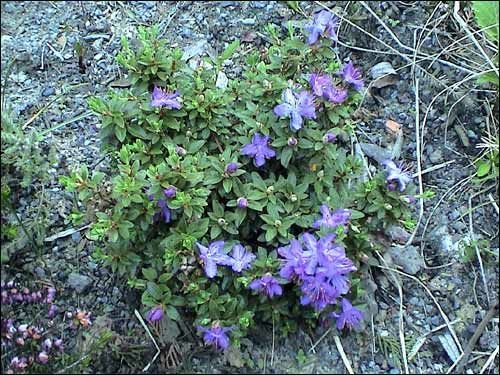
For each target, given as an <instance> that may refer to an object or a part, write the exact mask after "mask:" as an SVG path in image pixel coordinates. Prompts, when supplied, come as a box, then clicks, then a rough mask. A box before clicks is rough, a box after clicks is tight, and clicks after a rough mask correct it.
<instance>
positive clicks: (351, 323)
mask: <svg viewBox="0 0 500 375" xmlns="http://www.w3.org/2000/svg"><path fill="white" fill-rule="evenodd" d="M341 304H342V312H341V313H340V314H337V313H335V312H333V313H331V314H330V316H332V317H335V318H337V329H339V330H341V329H344V327H347V328H348V329H351V328H353V327H356V326H359V323H360V322H361V320H362V319H363V313H362V312H361V311H360V310H358V309H357V308H355V307H354V306H353V305H351V303H350V302H349V301H348V300H347V299H345V298H342V303H341Z"/></svg>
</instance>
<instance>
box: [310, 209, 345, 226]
mask: <svg viewBox="0 0 500 375" xmlns="http://www.w3.org/2000/svg"><path fill="white" fill-rule="evenodd" d="M319 210H320V212H321V214H322V215H323V217H322V218H321V219H317V220H316V221H315V222H314V223H313V225H312V227H313V228H314V229H319V228H320V227H321V226H325V227H329V228H335V227H336V226H338V225H344V226H345V225H346V224H347V222H348V221H349V218H350V217H351V211H350V210H345V209H338V210H336V211H334V212H331V211H330V209H329V208H328V206H327V205H326V204H322V205H321V207H320V208H319Z"/></svg>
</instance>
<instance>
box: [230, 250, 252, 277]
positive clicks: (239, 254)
mask: <svg viewBox="0 0 500 375" xmlns="http://www.w3.org/2000/svg"><path fill="white" fill-rule="evenodd" d="M254 259H255V255H254V254H252V253H250V252H248V251H246V250H245V248H244V247H243V246H241V245H240V244H237V245H234V247H233V251H232V253H231V268H232V269H233V271H234V272H241V271H243V270H245V269H248V268H250V263H252V261H253V260H254Z"/></svg>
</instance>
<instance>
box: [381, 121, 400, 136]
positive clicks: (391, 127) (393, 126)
mask: <svg viewBox="0 0 500 375" xmlns="http://www.w3.org/2000/svg"><path fill="white" fill-rule="evenodd" d="M385 128H386V129H387V130H388V131H389V133H392V134H394V135H396V134H398V133H399V131H400V130H401V125H400V124H399V123H397V122H396V121H393V120H387V121H386V122H385Z"/></svg>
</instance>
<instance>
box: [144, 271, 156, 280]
mask: <svg viewBox="0 0 500 375" xmlns="http://www.w3.org/2000/svg"><path fill="white" fill-rule="evenodd" d="M142 274H143V275H144V277H145V278H146V279H147V280H149V281H155V280H156V278H157V277H158V273H157V272H156V270H155V269H154V268H143V269H142Z"/></svg>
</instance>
